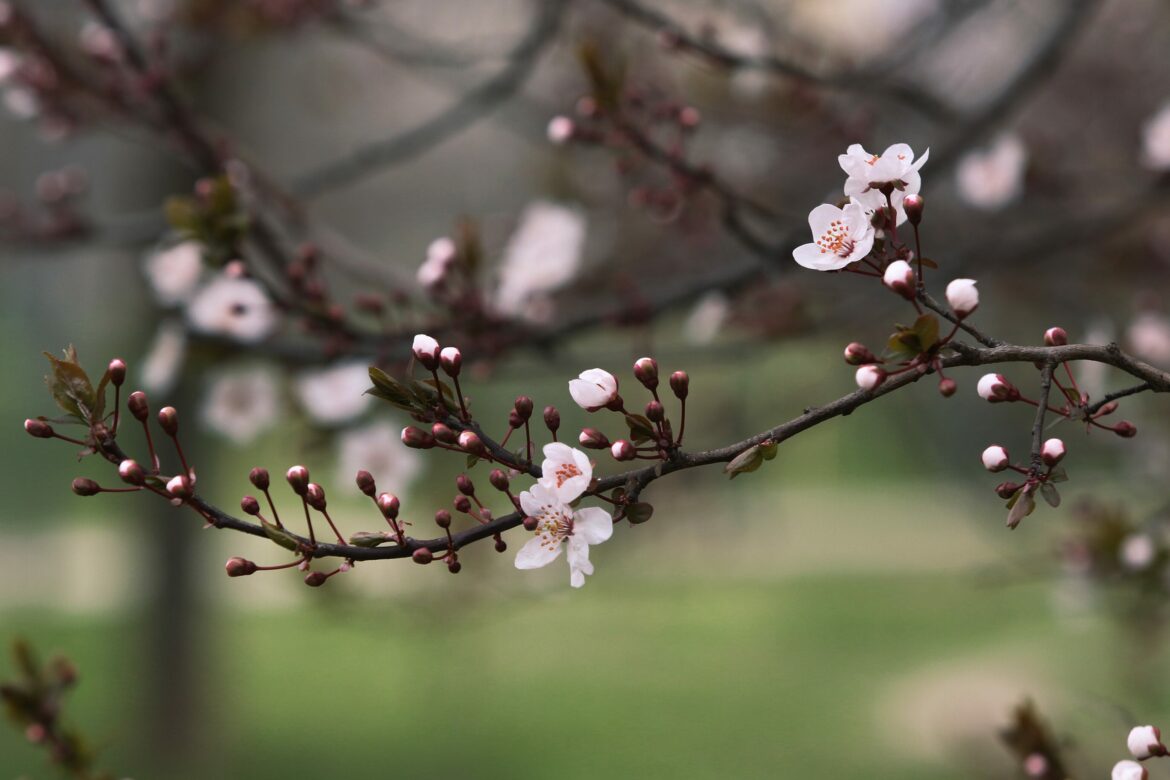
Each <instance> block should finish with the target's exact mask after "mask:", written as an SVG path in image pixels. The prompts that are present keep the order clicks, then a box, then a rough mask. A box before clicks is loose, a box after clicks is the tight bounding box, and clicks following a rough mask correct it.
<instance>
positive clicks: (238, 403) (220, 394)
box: [202, 366, 281, 445]
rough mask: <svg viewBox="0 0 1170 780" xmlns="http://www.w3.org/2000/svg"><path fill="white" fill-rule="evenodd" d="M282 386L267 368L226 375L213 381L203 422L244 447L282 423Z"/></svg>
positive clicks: (243, 370)
mask: <svg viewBox="0 0 1170 780" xmlns="http://www.w3.org/2000/svg"><path fill="white" fill-rule="evenodd" d="M280 414H281V402H280V386H279V383H278V382H277V379H276V377H275V375H274V374H273V372H272V371H271V370H270V369H268V368H266V367H264V366H252V367H249V368H240V369H232V370H228V371H224V372H222V373H220V374H218V375H217V376H215V377H213V378H212V380H211V386H210V387H209V388H208V391H207V395H206V397H205V398H204V402H203V410H202V419H203V423H204V425H206V426H207V427H208V428H209V429H210V430H212V431H214V432H215V433H218V434H220V435H221V436H223V437H225V438H227V439H228V440H229V441H231V442H232V443H233V444H237V445H244V444H248V443H250V442H252V441H254V440H255V439H256V437H257V436H259V435H260V434H262V433H264V432H265V431H267V430H269V429H270V428H272V427H273V426H275V425H276V423H277V421H278V420H279V419H280Z"/></svg>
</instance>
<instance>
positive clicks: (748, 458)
mask: <svg viewBox="0 0 1170 780" xmlns="http://www.w3.org/2000/svg"><path fill="white" fill-rule="evenodd" d="M763 462H764V453H763V452H761V451H760V445H758V444H756V445H754V446H751V447H748V448H747V449H746V450H744V451H743V452H741V453H739V454H738V455H736V456H735V458H733V459H732V461H731V462H730V463H728V464H727V465H726V466H724V467H723V473H724V474H727V475H729V477H730V478H731V479H735V478H736V477H737V476H739V475H740V474H746V473H747V472H749V471H755V470H756V469H758V468H759V467H760V465H761V464H763Z"/></svg>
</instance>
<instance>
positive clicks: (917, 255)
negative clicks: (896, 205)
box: [911, 222, 958, 341]
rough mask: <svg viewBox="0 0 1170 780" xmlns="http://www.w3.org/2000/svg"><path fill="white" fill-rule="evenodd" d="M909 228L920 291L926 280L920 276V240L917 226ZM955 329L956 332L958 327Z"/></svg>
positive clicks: (923, 288) (914, 224) (923, 287)
mask: <svg viewBox="0 0 1170 780" xmlns="http://www.w3.org/2000/svg"><path fill="white" fill-rule="evenodd" d="M911 227H913V228H914V260H915V261H916V262H917V265H918V289H919V290H920V291H922V290H925V289H926V279H925V278H923V276H922V239H920V238H919V237H918V224H917V223H913V222H912V223H911ZM955 329H956V330H958V326H956V328H955ZM953 335H955V334H954V333H952V334H951V336H953ZM947 340H948V341H949V340H950V337H947Z"/></svg>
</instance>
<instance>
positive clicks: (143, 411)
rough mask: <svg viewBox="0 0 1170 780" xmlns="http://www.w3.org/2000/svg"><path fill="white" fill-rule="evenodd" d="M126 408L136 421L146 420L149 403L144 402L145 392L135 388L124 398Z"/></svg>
mask: <svg viewBox="0 0 1170 780" xmlns="http://www.w3.org/2000/svg"><path fill="white" fill-rule="evenodd" d="M126 408H128V409H129V410H130V414H132V415H134V419H135V420H137V421H138V422H146V417H147V415H149V414H150V405H149V404H148V403H147V402H146V393H144V392H142V391H141V390H135V391H134V392H133V393H131V394H130V397H129V398H127V399H126Z"/></svg>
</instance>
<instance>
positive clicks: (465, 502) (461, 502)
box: [451, 496, 471, 512]
mask: <svg viewBox="0 0 1170 780" xmlns="http://www.w3.org/2000/svg"><path fill="white" fill-rule="evenodd" d="M451 505H452V506H454V507H455V511H456V512H470V511H471V499H470V498H468V497H467V496H455V500H454V501H452V502H451Z"/></svg>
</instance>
